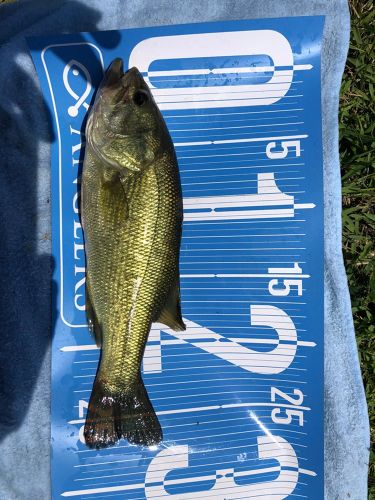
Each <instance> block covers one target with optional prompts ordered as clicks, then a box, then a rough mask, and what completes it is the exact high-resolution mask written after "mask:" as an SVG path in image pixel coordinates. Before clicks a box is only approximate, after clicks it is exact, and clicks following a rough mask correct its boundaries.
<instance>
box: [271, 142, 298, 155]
mask: <svg viewBox="0 0 375 500" xmlns="http://www.w3.org/2000/svg"><path fill="white" fill-rule="evenodd" d="M281 147H282V148H283V150H282V151H272V149H274V148H276V142H269V143H268V144H267V146H266V155H267V158H269V159H270V160H276V159H280V158H285V157H286V156H287V154H288V153H289V148H293V147H294V148H296V156H301V142H300V141H282V142H281Z"/></svg>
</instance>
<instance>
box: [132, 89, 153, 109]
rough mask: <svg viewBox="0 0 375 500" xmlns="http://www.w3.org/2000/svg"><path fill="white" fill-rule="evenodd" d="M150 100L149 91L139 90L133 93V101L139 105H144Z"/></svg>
mask: <svg viewBox="0 0 375 500" xmlns="http://www.w3.org/2000/svg"><path fill="white" fill-rule="evenodd" d="M148 100H149V97H148V94H147V92H145V91H144V90H137V91H136V92H134V95H133V102H134V104H135V105H137V106H143V104H145V103H146V102H147V101H148Z"/></svg>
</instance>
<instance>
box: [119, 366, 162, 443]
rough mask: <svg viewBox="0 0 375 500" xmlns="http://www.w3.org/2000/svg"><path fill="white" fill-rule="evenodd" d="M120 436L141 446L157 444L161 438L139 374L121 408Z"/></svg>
mask: <svg viewBox="0 0 375 500" xmlns="http://www.w3.org/2000/svg"><path fill="white" fill-rule="evenodd" d="M121 437H123V438H125V439H127V440H128V441H129V443H131V444H138V445H143V446H151V445H155V444H158V443H160V441H162V439H163V431H162V429H161V426H160V423H159V419H158V417H157V416H156V413H155V410H154V408H153V406H152V403H151V401H150V398H149V397H148V394H147V390H146V387H145V385H144V383H143V380H142V377H141V376H139V378H138V380H137V382H136V383H134V385H133V386H132V388H131V389H130V390H128V392H127V396H126V398H125V400H124V404H123V405H122V408H121Z"/></svg>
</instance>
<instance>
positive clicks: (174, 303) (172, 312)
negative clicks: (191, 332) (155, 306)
mask: <svg viewBox="0 0 375 500" xmlns="http://www.w3.org/2000/svg"><path fill="white" fill-rule="evenodd" d="M157 321H158V322H160V323H164V325H167V326H169V328H171V329H172V330H174V331H175V332H181V331H183V330H186V326H185V323H184V322H183V320H182V315H181V299H180V282H179V280H177V282H176V284H175V285H173V286H172V287H171V289H170V291H169V295H168V298H167V300H166V302H165V304H164V308H163V310H162V311H161V313H160V315H159V317H158V318H157Z"/></svg>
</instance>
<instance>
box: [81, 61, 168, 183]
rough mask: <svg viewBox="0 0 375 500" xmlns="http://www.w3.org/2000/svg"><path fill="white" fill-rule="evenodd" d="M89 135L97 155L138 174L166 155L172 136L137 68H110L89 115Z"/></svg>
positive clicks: (117, 65)
mask: <svg viewBox="0 0 375 500" xmlns="http://www.w3.org/2000/svg"><path fill="white" fill-rule="evenodd" d="M86 136H87V140H88V143H89V144H90V145H91V146H92V149H93V150H94V152H95V153H96V155H97V156H99V158H100V159H101V160H103V161H105V162H106V163H107V164H109V165H111V166H112V167H115V168H117V169H120V170H124V169H126V170H127V172H128V173H129V172H131V171H133V172H139V171H142V169H143V168H145V167H147V166H148V165H149V164H150V163H152V162H153V161H154V160H155V158H158V157H160V156H161V155H162V153H163V143H165V138H166V136H168V137H169V134H168V130H167V128H166V125H165V122H164V120H163V118H162V116H161V113H160V111H159V108H158V107H157V104H156V103H155V100H154V98H153V96H152V93H151V91H150V89H149V87H148V85H147V83H146V82H145V80H144V79H143V77H142V75H141V73H140V72H139V71H138V69H137V68H135V67H133V68H131V69H129V70H127V71H125V72H124V71H123V62H122V60H121V59H119V58H117V59H115V60H114V61H113V62H112V64H111V65H110V66H109V68H108V70H107V72H106V74H105V77H104V79H103V81H102V83H101V85H100V87H99V89H98V92H97V96H96V99H95V102H94V106H93V109H92V111H91V113H90V116H89V119H88V123H87V129H86Z"/></svg>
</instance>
